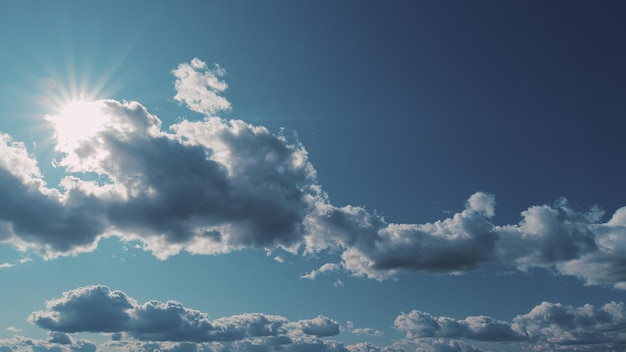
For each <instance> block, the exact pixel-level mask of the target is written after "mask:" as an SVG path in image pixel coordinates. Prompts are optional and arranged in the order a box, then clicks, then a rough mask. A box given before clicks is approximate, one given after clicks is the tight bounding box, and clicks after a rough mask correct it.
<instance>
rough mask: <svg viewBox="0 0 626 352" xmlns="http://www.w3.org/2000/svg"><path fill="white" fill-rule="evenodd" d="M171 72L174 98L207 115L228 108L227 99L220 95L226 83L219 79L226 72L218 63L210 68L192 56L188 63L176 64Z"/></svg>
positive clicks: (226, 86)
mask: <svg viewBox="0 0 626 352" xmlns="http://www.w3.org/2000/svg"><path fill="white" fill-rule="evenodd" d="M172 73H173V74H174V76H176V82H175V83H174V85H175V87H176V95H175V96H174V100H176V101H178V102H180V103H184V104H185V105H186V106H187V107H188V108H189V109H191V110H193V111H196V112H199V113H202V114H207V115H211V114H214V113H216V112H218V111H221V110H227V109H229V108H230V103H229V102H228V100H226V98H224V97H222V96H221V95H220V93H221V92H223V91H224V90H226V88H228V85H227V84H226V83H225V82H224V81H221V80H220V79H219V77H222V76H224V75H225V74H226V70H224V69H223V68H221V67H220V66H219V65H218V64H215V65H214V68H213V69H212V70H210V69H208V68H207V65H206V63H204V62H203V61H201V60H200V59H198V58H194V59H193V60H191V62H189V63H182V64H180V65H178V67H177V68H176V69H175V70H173V71H172Z"/></svg>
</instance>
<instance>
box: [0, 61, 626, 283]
mask: <svg viewBox="0 0 626 352" xmlns="http://www.w3.org/2000/svg"><path fill="white" fill-rule="evenodd" d="M172 73H173V74H174V76H175V78H176V81H175V87H176V91H177V94H176V96H175V99H176V100H177V101H180V102H181V103H183V104H185V105H187V106H188V107H189V108H190V109H192V110H194V111H198V112H200V113H203V114H206V115H207V116H206V117H205V118H204V119H202V120H201V121H189V120H181V121H179V122H177V123H175V124H174V125H172V126H169V128H168V129H165V130H164V129H163V128H162V122H161V120H160V119H159V118H158V117H157V116H155V115H153V114H151V113H150V112H149V111H148V110H147V109H146V108H145V107H144V106H142V105H141V104H140V103H138V102H119V101H115V100H98V101H93V102H80V104H77V105H76V106H75V107H74V108H73V109H69V110H71V115H72V116H51V117H49V118H48V121H50V122H51V123H53V125H54V127H55V128H56V129H57V133H56V134H55V138H56V147H55V148H56V151H57V152H58V153H59V159H58V160H57V161H56V165H57V167H59V168H63V170H65V171H66V172H67V173H68V174H67V176H66V177H64V178H63V179H62V181H61V183H60V187H59V189H56V188H52V187H49V186H48V185H46V183H45V182H44V180H43V176H42V173H41V171H40V170H39V167H38V165H37V161H36V160H35V159H34V158H33V157H32V156H31V155H29V153H28V151H27V150H26V147H25V145H24V144H23V143H19V142H16V141H13V140H12V139H11V137H10V136H8V135H6V134H0V194H2V195H3V202H2V203H0V243H9V244H12V245H13V246H15V247H16V248H17V249H19V250H21V251H28V250H34V251H36V252H38V253H39V254H40V255H41V256H43V257H44V258H46V259H51V258H54V257H56V256H59V255H74V254H77V253H80V252H87V251H92V250H94V249H95V248H96V247H97V244H98V241H99V240H100V239H101V238H102V237H105V236H118V237H119V238H120V239H121V240H123V241H138V242H140V243H141V245H142V248H143V249H145V250H147V251H151V252H152V253H153V254H154V255H155V256H157V257H158V258H160V259H166V258H167V257H169V256H171V255H175V254H177V253H179V252H181V251H187V252H189V253H193V254H218V253H227V252H231V251H233V250H239V249H244V248H257V249H264V250H268V251H272V250H274V249H277V248H281V249H284V250H286V251H287V252H290V253H293V254H296V255H298V254H303V255H314V254H316V253H319V252H322V251H323V252H324V253H325V254H331V255H335V256H336V257H335V258H336V260H335V263H327V264H326V265H324V266H322V267H321V268H319V269H317V270H313V271H311V272H309V273H307V274H304V275H303V277H304V278H309V279H314V278H315V277H316V276H317V275H318V274H320V273H327V272H330V271H342V272H347V273H350V274H352V275H356V276H365V277H368V278H372V279H377V280H384V279H386V278H389V277H391V276H394V275H396V274H397V273H399V272H402V271H409V272H410V271H422V272H434V273H462V272H465V271H468V270H474V269H478V268H481V267H482V266H484V265H485V264H487V263H492V262H495V263H498V264H504V265H508V266H511V267H515V268H519V269H521V270H525V269H528V268H531V267H550V268H555V269H556V270H557V271H558V272H560V273H562V274H567V275H576V276H579V277H581V278H582V279H583V280H585V282H586V283H588V284H609V285H614V286H616V287H618V288H624V289H626V266H625V265H624V262H625V261H626V260H625V259H626V249H624V248H626V245H625V244H626V243H625V242H624V241H625V240H624V238H626V236H625V232H626V226H625V224H626V220H625V219H626V210H625V209H626V208H622V209H619V210H618V211H616V212H615V214H614V215H613V217H612V218H611V220H609V221H608V222H606V223H602V222H601V216H602V212H601V211H600V210H599V209H598V208H592V209H590V210H589V211H587V212H579V211H576V210H573V209H571V208H570V207H569V206H568V205H567V202H566V201H564V200H559V201H558V202H557V203H555V204H553V205H533V206H530V207H529V208H528V209H526V210H524V211H522V212H521V220H520V221H519V222H518V223H515V224H508V225H498V224H495V223H494V221H493V219H494V217H495V214H496V209H495V208H496V203H495V196H494V195H492V194H489V193H485V192H477V193H475V194H473V195H471V196H470V197H469V199H468V200H467V202H466V204H465V207H464V209H462V210H461V211H460V212H458V213H456V214H453V215H451V216H450V217H448V218H446V219H442V220H439V221H435V222H432V223H424V224H396V223H388V222H386V221H385V219H384V218H382V217H381V216H379V215H378V214H375V213H372V212H369V211H367V210H366V209H365V208H363V207H359V206H352V205H346V206H343V207H338V206H335V205H332V204H330V202H329V201H328V198H327V197H326V195H325V193H324V192H323V191H322V189H321V187H320V186H319V184H318V183H317V180H316V172H315V169H314V168H313V166H312V165H311V163H310V162H309V159H308V155H307V151H306V149H305V148H304V146H303V145H301V144H300V143H299V142H298V141H297V140H296V139H295V138H291V137H290V136H288V135H287V134H286V133H284V132H278V133H272V132H270V131H269V130H268V129H267V128H265V127H263V126H255V125H252V124H249V123H246V122H244V121H241V120H225V119H221V118H219V117H214V116H212V115H214V114H216V113H217V112H219V111H222V110H224V109H228V108H229V107H230V104H229V103H228V101H227V100H226V99H225V98H224V97H222V96H221V95H220V94H221V93H222V92H223V91H224V90H225V89H226V83H224V82H223V81H221V80H220V77H221V76H222V75H223V73H224V72H223V70H222V69H221V68H220V67H219V66H215V67H214V68H213V69H209V68H208V67H207V65H206V64H205V63H204V62H202V61H201V60H199V59H193V60H192V61H191V62H188V63H182V64H180V65H179V66H178V67H177V68H176V69H175V70H173V71H172ZM61 114H70V113H69V112H62V113H61ZM83 115H84V116H83ZM77 116H82V117H85V118H90V119H91V120H93V121H92V122H93V124H92V122H89V129H88V134H82V135H81V134H77V133H76V129H74V130H71V129H72V128H74V127H75V126H72V124H71V123H67V121H66V119H69V118H70V117H71V118H72V119H76V118H77ZM70 121H71V119H70ZM70 142H71V143H70ZM33 219H37V221H33ZM9 264H10V263H9ZM4 266H7V265H4ZM337 284H339V281H338V282H337Z"/></svg>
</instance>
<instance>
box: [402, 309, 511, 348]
mask: <svg viewBox="0 0 626 352" xmlns="http://www.w3.org/2000/svg"><path fill="white" fill-rule="evenodd" d="M394 326H395V327H396V328H397V329H399V330H400V331H403V332H405V333H406V338H407V339H419V338H424V337H437V338H439V337H443V338H466V339H470V340H477V341H509V340H518V339H521V337H520V335H519V334H518V333H517V332H516V331H514V330H513V329H512V328H511V324H510V323H507V322H504V321H499V320H495V319H493V318H490V317H487V316H471V317H467V318H465V319H463V320H456V319H453V318H449V317H435V316H432V315H430V314H428V313H425V312H421V311H419V310H413V311H411V312H409V313H402V314H400V315H399V316H398V317H397V318H396V320H395V321H394Z"/></svg>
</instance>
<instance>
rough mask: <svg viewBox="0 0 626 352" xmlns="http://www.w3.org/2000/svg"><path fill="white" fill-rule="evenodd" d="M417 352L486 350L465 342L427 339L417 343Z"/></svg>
mask: <svg viewBox="0 0 626 352" xmlns="http://www.w3.org/2000/svg"><path fill="white" fill-rule="evenodd" d="M415 352H485V350H483V349H482V348H479V347H476V346H473V345H470V344H468V343H465V342H463V341H457V340H445V339H425V340H420V341H417V342H416V348H415Z"/></svg>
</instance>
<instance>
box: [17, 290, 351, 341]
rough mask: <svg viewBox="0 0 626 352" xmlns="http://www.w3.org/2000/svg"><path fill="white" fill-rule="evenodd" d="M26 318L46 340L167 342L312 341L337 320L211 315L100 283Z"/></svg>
mask: <svg viewBox="0 0 626 352" xmlns="http://www.w3.org/2000/svg"><path fill="white" fill-rule="evenodd" d="M29 321H30V322H31V323H34V324H36V325H38V326H39V327H42V328H44V329H47V330H50V331H52V333H51V335H50V336H51V341H54V342H58V343H64V342H68V341H69V340H68V338H69V336H67V335H66V333H75V332H96V333H101V332H107V333H116V334H119V333H125V334H126V335H128V336H131V337H133V338H135V339H137V340H141V341H170V342H176V341H184V342H208V341H217V342H228V341H239V340H244V339H256V338H268V339H269V338H271V340H273V341H289V340H291V339H298V340H307V339H313V341H316V339H317V338H320V337H328V336H335V335H338V334H339V333H340V328H339V324H338V323H337V322H336V321H334V320H332V319H330V318H327V317H324V316H318V317H316V318H313V319H306V320H300V321H294V322H289V321H288V320H287V319H286V318H284V317H280V316H275V315H267V314H260V313H254V314H250V313H246V314H241V315H234V316H230V317H222V318H218V319H214V320H211V319H210V318H209V315H208V314H207V313H203V312H200V311H197V310H193V309H190V308H186V307H184V306H183V305H182V304H181V303H179V302H175V301H168V302H165V303H163V302H158V301H149V302H146V303H144V304H139V303H137V301H135V300H134V299H132V298H130V297H128V296H127V295H126V294H125V293H124V292H122V291H117V290H116V291H112V290H110V289H109V288H108V287H107V286H102V285H97V286H87V287H80V288H77V289H74V290H71V291H67V292H65V293H63V295H62V297H61V298H57V299H52V300H50V301H48V302H47V303H46V309H45V310H42V311H35V312H33V313H31V315H30V317H29ZM120 339H121V336H118V338H117V340H120ZM62 341H64V342H62Z"/></svg>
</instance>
